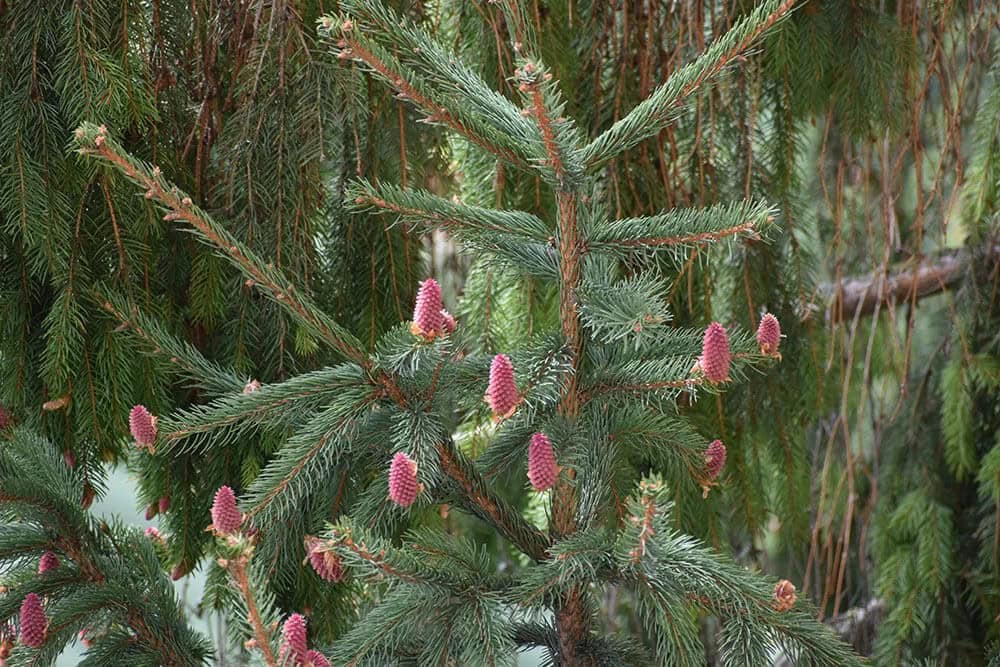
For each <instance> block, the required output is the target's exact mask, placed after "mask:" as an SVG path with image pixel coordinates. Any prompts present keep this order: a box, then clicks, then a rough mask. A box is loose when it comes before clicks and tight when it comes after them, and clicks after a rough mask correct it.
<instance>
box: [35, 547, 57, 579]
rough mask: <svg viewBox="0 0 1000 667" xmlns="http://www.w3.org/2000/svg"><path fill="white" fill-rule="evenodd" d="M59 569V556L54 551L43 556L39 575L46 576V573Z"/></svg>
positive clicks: (39, 563)
mask: <svg viewBox="0 0 1000 667" xmlns="http://www.w3.org/2000/svg"><path fill="white" fill-rule="evenodd" d="M58 567H59V556H57V555H56V554H55V553H54V552H52V551H46V552H45V553H43V554H42V557H41V558H39V559H38V574H45V573H46V572H51V571H52V570H55V569H56V568H58Z"/></svg>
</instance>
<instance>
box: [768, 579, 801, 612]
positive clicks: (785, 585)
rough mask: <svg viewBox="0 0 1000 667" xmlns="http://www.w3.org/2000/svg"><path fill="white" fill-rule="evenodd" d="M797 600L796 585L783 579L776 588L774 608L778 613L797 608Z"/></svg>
mask: <svg viewBox="0 0 1000 667" xmlns="http://www.w3.org/2000/svg"><path fill="white" fill-rule="evenodd" d="M797 599H798V596H797V595H796V594H795V584H793V583H792V582H790V581H788V579H782V580H781V581H779V582H778V583H777V584H776V585H775V586H774V608H775V609H777V610H778V611H788V610H789V609H791V608H792V607H794V606H795V601H796V600H797Z"/></svg>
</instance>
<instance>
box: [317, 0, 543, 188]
mask: <svg viewBox="0 0 1000 667" xmlns="http://www.w3.org/2000/svg"><path fill="white" fill-rule="evenodd" d="M334 21H335V19H330V18H328V19H327V20H326V22H325V27H326V29H328V30H332V29H333V26H334ZM360 28H361V26H358V25H356V24H355V23H354V22H353V21H352V20H350V19H348V20H345V21H341V22H340V23H339V25H338V28H337V30H338V31H339V34H340V37H339V39H338V41H337V46H338V49H340V51H339V56H340V57H343V58H352V59H354V60H357V61H359V62H362V63H364V64H365V65H366V66H367V67H368V68H370V69H371V70H372V71H373V72H375V73H376V74H377V75H378V76H379V78H381V79H383V80H384V81H385V82H386V83H388V84H389V86H391V87H392V88H393V89H394V90H396V91H397V92H399V93H400V95H402V97H403V99H405V100H409V101H410V102H412V103H413V104H414V105H416V106H417V107H419V108H420V109H421V110H422V111H424V113H426V114H427V115H428V118H427V119H428V121H431V122H440V123H443V124H445V125H447V126H448V127H450V128H451V129H452V130H454V131H455V132H457V133H458V134H459V135H461V136H462V137H464V138H465V139H468V140H469V141H470V142H472V143H473V144H475V145H476V146H479V147H480V148H482V149H483V150H485V151H487V152H489V153H492V154H493V155H496V156H497V157H498V158H500V159H502V160H506V161H507V162H510V163H511V164H514V165H517V166H519V167H521V168H527V167H528V166H529V165H528V163H527V162H526V161H525V160H524V159H523V158H522V157H521V156H519V155H517V154H516V153H515V152H514V151H513V150H511V149H510V148H507V147H504V146H501V145H499V144H497V143H496V142H494V141H493V140H492V139H490V138H487V137H486V136H484V135H483V134H482V133H479V132H476V131H475V130H474V129H473V128H472V127H471V123H470V122H469V121H467V120H463V119H462V118H460V117H459V116H458V115H457V112H454V111H452V110H451V109H452V108H454V107H453V105H451V104H448V103H447V102H446V101H444V100H440V99H437V98H436V97H435V95H434V93H433V92H432V91H431V90H429V87H428V86H426V85H423V84H422V83H419V82H418V81H417V77H416V76H415V75H413V74H412V73H409V72H407V71H406V70H405V69H404V67H403V66H402V65H401V64H400V63H398V62H396V61H395V59H394V58H392V56H390V55H389V54H388V53H385V52H383V50H382V49H381V48H380V47H379V46H378V45H376V44H374V43H369V42H368V40H365V39H364V38H363V37H362V36H361V35H360V34H359V30H360Z"/></svg>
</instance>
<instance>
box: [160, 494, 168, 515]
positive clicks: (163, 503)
mask: <svg viewBox="0 0 1000 667" xmlns="http://www.w3.org/2000/svg"><path fill="white" fill-rule="evenodd" d="M157 509H159V510H160V514H163V513H164V512H166V511H167V510H168V509H170V496H160V500H159V502H158V503H157Z"/></svg>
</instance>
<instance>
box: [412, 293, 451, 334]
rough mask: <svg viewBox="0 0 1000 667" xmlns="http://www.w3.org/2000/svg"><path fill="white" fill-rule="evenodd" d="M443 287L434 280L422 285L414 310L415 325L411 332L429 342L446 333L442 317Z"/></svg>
mask: <svg viewBox="0 0 1000 667" xmlns="http://www.w3.org/2000/svg"><path fill="white" fill-rule="evenodd" d="M443 310H444V308H443V303H442V302H441V286H440V285H439V284H438V282H437V281H436V280H434V279H433V278H428V279H427V280H425V281H424V282H422V283H420V289H419V290H418V291H417V303H416V305H415V306H414V308H413V324H412V325H411V326H410V330H411V331H412V332H413V333H414V334H416V335H418V336H422V337H424V338H426V339H428V340H433V339H434V338H435V337H437V336H439V335H441V333H442V332H443V331H444V317H443V316H442V311H443Z"/></svg>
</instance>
